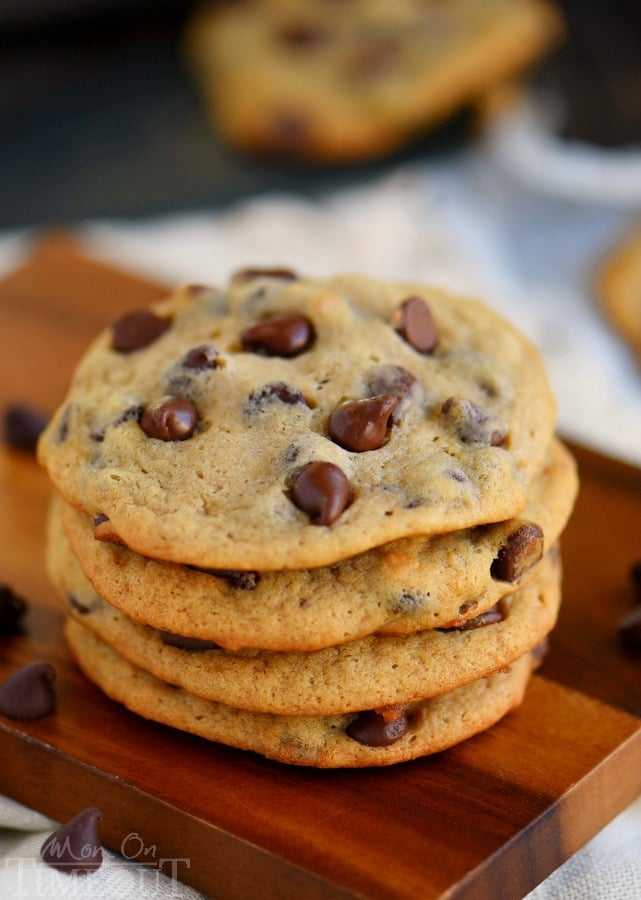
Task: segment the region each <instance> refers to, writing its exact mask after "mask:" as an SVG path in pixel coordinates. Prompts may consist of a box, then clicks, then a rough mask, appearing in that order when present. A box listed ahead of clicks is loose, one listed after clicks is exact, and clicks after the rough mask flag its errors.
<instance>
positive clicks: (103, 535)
mask: <svg viewBox="0 0 641 900" xmlns="http://www.w3.org/2000/svg"><path fill="white" fill-rule="evenodd" d="M93 536H94V538H95V539H96V540H97V541H111V542H112V543H116V544H122V543H123V542H122V539H121V537H120V535H119V534H118V532H117V531H116V529H115V528H114V527H113V525H112V524H111V519H110V518H109V516H106V515H105V514H104V513H96V515H95V516H94V517H93Z"/></svg>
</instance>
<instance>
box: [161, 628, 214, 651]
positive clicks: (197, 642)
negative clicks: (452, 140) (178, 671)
mask: <svg viewBox="0 0 641 900" xmlns="http://www.w3.org/2000/svg"><path fill="white" fill-rule="evenodd" d="M159 633H160V639H161V641H162V642H163V644H168V645H169V646H170V647H177V648H178V650H187V651H189V652H190V653H204V652H205V651H207V650H220V644H215V643H214V642H213V641H205V640H203V639H202V638H194V637H185V635H183V634H174V633H173V631H161V632H159Z"/></svg>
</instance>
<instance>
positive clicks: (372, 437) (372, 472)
mask: <svg viewBox="0 0 641 900" xmlns="http://www.w3.org/2000/svg"><path fill="white" fill-rule="evenodd" d="M555 421H556V407H555V401H554V398H553V396H552V393H551V390H550V386H549V382H548V379H547V376H546V373H545V370H544V366H543V362H542V360H541V357H540V355H539V354H538V352H537V351H536V350H535V349H534V347H533V346H532V345H531V344H530V342H529V341H528V340H527V339H526V338H525V337H524V336H523V335H521V334H520V333H519V332H518V331H517V330H516V329H514V328H513V327H512V326H511V325H509V324H508V323H507V322H506V321H505V320H503V319H502V318H501V317H500V316H498V315H497V314H496V313H494V312H492V311H491V310H490V309H488V308H487V307H486V306H485V305H483V304H481V303H478V302H475V301H472V300H469V299H466V298H459V297H454V296H451V295H448V294H446V293H444V292H442V291H438V290H435V289H432V288H425V287H420V286H416V285H408V284H395V283H386V282H381V281H376V280H374V279H368V278H363V277H358V276H340V277H336V278H333V279H330V280H328V281H314V280H309V279H307V280H306V279H301V278H298V277H296V275H294V273H292V272H289V271H288V270H275V271H272V272H267V273H265V272H261V271H255V270H245V271H244V272H241V273H238V274H237V276H236V277H235V278H234V279H233V280H232V282H231V284H230V285H229V286H228V288H227V289H226V290H224V291H223V290H216V289H210V290H208V289H205V288H198V287H192V288H185V289H183V290H181V291H179V292H177V293H176V294H175V295H174V296H172V297H171V298H169V299H168V300H166V301H165V302H163V303H160V304H158V305H157V306H155V307H154V310H153V311H152V310H145V311H136V312H134V313H132V314H130V315H128V316H124V317H122V318H121V319H120V320H118V321H117V322H115V323H114V324H113V326H112V327H110V328H107V329H105V330H104V331H103V332H102V333H101V334H100V335H99V336H98V337H97V338H96V339H95V341H94V342H93V344H92V345H91V347H90V348H89V350H88V352H87V354H86V355H85V357H84V359H83V360H82V361H81V362H80V363H79V365H78V367H77V369H76V372H75V375H74V378H73V382H72V385H71V388H70V391H69V394H68V396H67V398H66V400H65V402H64V403H63V404H62V406H61V407H60V409H59V410H58V411H57V412H56V414H55V415H54V416H53V417H52V420H51V421H50V423H49V426H48V428H47V429H46V431H45V432H44V434H43V435H42V437H41V439H40V442H39V458H40V460H41V462H42V463H43V464H44V465H45V466H46V468H47V470H48V472H49V475H50V477H51V479H52V481H53V482H54V485H55V486H56V487H57V489H58V490H59V491H60V493H61V494H62V495H63V497H65V499H66V500H67V501H68V502H69V503H71V504H72V505H73V506H76V507H78V508H80V509H82V510H84V511H85V512H86V513H88V514H89V515H90V516H92V517H94V521H95V523H96V525H97V526H100V530H99V531H97V534H99V535H100V536H101V537H112V538H113V537H116V538H119V539H121V540H122V541H123V542H124V543H125V544H126V545H127V546H128V547H130V548H131V549H133V550H135V551H136V552H138V553H141V554H143V555H144V556H150V557H155V558H160V559H165V560H170V561H174V562H181V563H186V564H191V565H197V566H201V567H208V568H216V569H243V570H254V569H255V570H258V571H265V570H269V569H284V568H305V567H312V566H321V565H328V564H331V563H334V562H336V561H337V560H339V559H344V558H346V557H350V556H353V555H355V554H357V553H360V552H362V551H364V550H368V549H370V548H372V547H374V546H378V545H380V544H383V543H385V542H388V541H390V540H393V539H395V538H400V537H405V536H410V535H417V534H421V535H427V534H434V533H443V532H448V531H453V530H457V529H462V528H469V527H471V526H474V525H479V524H484V523H487V522H493V521H500V520H504V519H507V518H511V517H514V516H517V515H519V514H520V513H521V512H522V511H523V509H524V507H525V504H526V496H527V491H528V488H529V483H530V481H531V479H532V478H533V477H534V476H535V474H536V473H537V472H538V471H539V470H540V468H541V466H542V465H543V462H544V459H545V455H546V453H547V451H548V448H549V445H550V441H551V440H552V435H553V432H554V427H555Z"/></svg>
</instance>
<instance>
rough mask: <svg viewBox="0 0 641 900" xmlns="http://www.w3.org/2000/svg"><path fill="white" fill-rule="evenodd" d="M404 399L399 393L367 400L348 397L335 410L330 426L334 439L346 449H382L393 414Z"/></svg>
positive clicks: (332, 413)
mask: <svg viewBox="0 0 641 900" xmlns="http://www.w3.org/2000/svg"><path fill="white" fill-rule="evenodd" d="M399 402H400V399H399V397H398V396H397V395H396V394H381V395H380V396H379V397H370V398H369V399H367V400H346V401H345V402H344V403H341V404H339V406H337V407H336V408H335V409H334V410H333V411H332V412H331V413H330V416H329V419H328V422H327V428H328V431H329V434H330V437H331V438H332V440H334V441H336V443H337V444H340V446H341V447H344V448H345V449H346V450H353V451H355V452H357V453H362V452H364V451H366V450H378V448H379V447H382V446H383V444H384V443H385V441H386V440H387V432H388V429H389V425H390V419H391V416H392V414H393V412H394V410H395V409H396V407H397V406H398V404H399Z"/></svg>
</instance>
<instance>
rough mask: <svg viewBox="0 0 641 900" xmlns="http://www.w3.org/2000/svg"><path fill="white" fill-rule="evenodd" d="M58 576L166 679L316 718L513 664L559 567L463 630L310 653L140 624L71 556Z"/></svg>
mask: <svg viewBox="0 0 641 900" xmlns="http://www.w3.org/2000/svg"><path fill="white" fill-rule="evenodd" d="M55 577H56V583H57V585H58V587H59V590H60V594H61V595H62V597H63V598H64V602H65V605H66V607H67V612H68V613H69V615H71V616H73V617H76V618H78V619H79V620H80V621H81V622H82V624H83V625H84V626H86V627H87V628H89V629H91V630H92V631H95V632H96V634H97V635H98V636H99V637H100V638H101V640H103V641H105V643H107V644H109V646H111V647H112V648H113V649H115V650H116V652H117V653H118V654H119V655H121V656H123V657H125V659H128V660H129V661H130V662H132V663H134V664H135V665H136V666H138V667H140V668H142V669H145V670H146V671H149V672H151V673H152V674H154V675H156V676H157V677H158V678H160V679H162V680H163V681H167V682H169V683H171V684H177V685H180V686H181V687H184V688H185V689H186V690H188V691H189V692H190V693H193V694H196V695H198V696H202V697H205V698H207V699H210V700H216V701H219V702H221V703H225V704H226V705H228V706H233V707H235V708H242V709H247V710H251V711H252V712H265V713H275V714H278V715H313V716H318V715H333V714H336V713H344V712H350V711H353V710H358V709H363V708H369V707H380V706H389V705H392V704H396V703H407V702H409V701H411V700H415V699H417V698H421V697H431V696H433V695H435V694H440V693H443V692H444V691H450V690H453V689H454V688H456V687H459V686H460V685H462V684H466V683H467V682H469V681H474V680H477V679H478V678H483V677H485V676H487V675H488V674H490V673H491V672H494V671H496V670H497V669H500V668H501V667H503V666H506V665H509V664H510V663H512V662H513V661H514V660H515V659H517V658H518V657H520V656H522V655H523V654H524V653H526V652H527V651H528V650H530V649H532V647H534V646H535V645H538V644H540V643H541V641H543V640H544V638H545V637H546V636H547V634H548V633H549V632H550V630H551V629H552V628H553V626H554V624H555V622H556V617H557V613H558V608H559V602H560V577H561V566H560V561H559V555H558V553H557V552H555V550H554V549H553V550H552V551H550V553H548V554H547V556H546V557H545V559H544V561H543V563H542V566H541V567H540V569H539V571H538V573H537V575H536V577H534V578H533V579H532V580H531V581H530V582H529V583H528V584H527V585H526V586H525V587H523V588H521V589H520V590H519V591H517V592H516V593H514V594H511V595H507V596H505V597H503V598H502V599H501V601H500V602H499V603H498V604H497V605H496V606H495V607H493V608H492V610H490V611H488V612H485V613H483V614H481V615H479V616H477V617H475V618H473V619H468V620H466V621H465V622H463V623H461V624H460V625H459V626H449V627H446V628H433V629H430V630H427V631H419V632H414V633H412V634H408V635H402V636H383V635H378V636H370V637H366V638H361V639H359V640H355V641H349V642H347V643H344V644H341V645H339V646H337V647H328V648H326V649H324V650H316V651H313V652H308V653H286V652H284V653H277V652H273V651H266V650H240V651H236V652H233V651H228V650H225V649H223V648H221V647H218V646H216V645H215V644H213V643H212V642H207V641H203V640H202V639H198V640H196V641H194V640H193V639H192V638H184V637H182V636H181V635H177V634H174V633H171V632H169V633H168V632H166V631H161V630H159V629H154V628H149V627H145V626H142V625H139V624H137V623H135V622H134V621H133V620H132V619H130V618H129V617H128V616H126V615H125V613H123V612H121V611H120V610H117V609H114V607H112V606H110V605H109V604H107V603H106V602H105V601H104V600H101V598H100V597H98V595H97V594H96V593H95V592H94V591H93V589H92V588H91V586H90V585H89V583H88V582H87V580H86V579H85V577H84V575H83V574H82V571H81V569H80V567H79V565H78V564H77V562H76V561H75V559H74V557H73V556H71V555H70V556H69V557H68V558H67V565H66V566H65V567H64V568H62V567H61V568H59V569H58V571H57V574H56V576H55Z"/></svg>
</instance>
